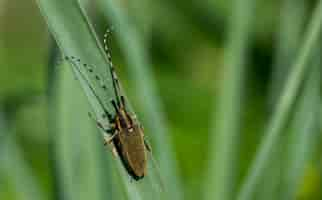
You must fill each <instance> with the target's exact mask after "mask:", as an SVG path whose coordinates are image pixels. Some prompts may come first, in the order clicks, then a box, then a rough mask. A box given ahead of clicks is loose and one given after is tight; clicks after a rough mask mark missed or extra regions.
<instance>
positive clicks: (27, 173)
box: [0, 110, 45, 200]
mask: <svg viewBox="0 0 322 200" xmlns="http://www.w3.org/2000/svg"><path fill="white" fill-rule="evenodd" d="M0 130H1V131H0V163H1V165H0V180H1V184H6V183H7V184H9V187H13V192H14V197H15V198H16V199H17V200H42V199H45V195H44V193H43V191H42V189H41V188H40V184H39V183H38V182H37V180H36V179H35V175H34V174H33V172H32V170H31V167H30V166H29V165H28V164H27V163H26V161H25V159H24V158H23V154H22V152H21V150H20V149H19V147H18V146H17V145H16V144H15V138H14V136H13V134H12V132H13V131H11V129H10V128H9V127H8V124H7V123H6V121H5V119H4V115H3V113H2V112H1V110H0ZM1 176H2V177H1ZM4 176H6V177H4ZM4 180H5V181H4ZM2 181H4V182H2Z"/></svg>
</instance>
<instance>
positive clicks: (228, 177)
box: [205, 0, 255, 200]
mask: <svg viewBox="0 0 322 200" xmlns="http://www.w3.org/2000/svg"><path fill="white" fill-rule="evenodd" d="M254 4H255V1H252V0H248V1H244V0H236V1H234V6H235V7H234V9H233V11H232V13H234V14H233V16H231V18H230V27H229V32H228V42H227V49H226V52H225V57H224V59H225V60H224V62H225V64H224V68H223V71H222V77H223V79H222V84H221V85H222V87H221V88H220V92H219V95H218V103H217V105H216V108H218V111H217V113H216V114H215V129H214V134H213V136H212V141H211V147H212V150H211V154H210V165H209V169H210V171H209V176H208V179H209V180H208V181H207V182H206V187H205V188H206V191H205V193H206V199H216V200H228V199H233V196H234V192H235V184H236V180H235V179H236V177H235V175H236V174H235V173H234V172H235V171H236V165H237V164H236V154H237V149H238V147H237V146H238V142H237V141H238V137H239V134H240V131H239V130H240V117H241V116H240V111H241V101H242V100H241V96H242V89H243V87H242V85H243V79H244V71H245V58H246V55H247V46H248V42H249V35H250V33H251V31H250V30H251V29H250V26H251V23H252V16H253V13H254V6H255V5H254Z"/></svg>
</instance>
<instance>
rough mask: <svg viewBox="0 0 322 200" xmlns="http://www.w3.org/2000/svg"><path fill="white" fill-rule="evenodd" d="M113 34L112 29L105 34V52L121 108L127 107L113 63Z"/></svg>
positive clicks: (117, 100)
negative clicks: (111, 46) (111, 44)
mask: <svg viewBox="0 0 322 200" xmlns="http://www.w3.org/2000/svg"><path fill="white" fill-rule="evenodd" d="M111 34H112V31H111V30H110V29H107V30H106V32H105V34H104V39H103V43H104V51H105V53H106V55H107V59H108V65H109V71H110V73H111V77H112V82H113V88H114V93H115V96H116V102H117V105H118V106H119V107H121V106H123V107H125V102H124V97H123V96H122V95H121V89H120V83H119V80H118V77H117V75H116V72H115V68H114V65H113V62H112V55H111V50H110V48H109V45H108V38H109V37H110V35H111Z"/></svg>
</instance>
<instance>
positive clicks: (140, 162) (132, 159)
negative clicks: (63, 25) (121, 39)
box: [65, 30, 151, 180]
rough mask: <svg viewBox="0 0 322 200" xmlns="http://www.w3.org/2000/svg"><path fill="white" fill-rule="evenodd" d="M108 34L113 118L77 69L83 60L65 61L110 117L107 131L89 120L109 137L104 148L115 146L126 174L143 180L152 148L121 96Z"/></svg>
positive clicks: (106, 138)
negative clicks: (113, 95) (82, 80)
mask: <svg viewBox="0 0 322 200" xmlns="http://www.w3.org/2000/svg"><path fill="white" fill-rule="evenodd" d="M109 33H110V31H109V30H107V32H106V33H105V34H104V50H105V52H106V55H107V60H108V66H109V71H110V75H111V78H112V84H113V89H114V93H115V99H113V100H111V101H110V102H111V104H112V106H113V108H114V109H115V115H114V116H112V114H110V112H108V111H107V109H106V108H105V106H104V104H103V101H102V100H101V98H100V97H99V96H98V95H97V93H96V92H95V90H94V88H93V87H92V85H91V84H90V82H89V80H88V79H87V78H86V76H85V74H83V72H81V70H80V69H79V68H78V64H80V59H76V58H75V57H73V56H71V57H65V59H66V60H70V61H72V62H73V64H74V65H75V69H76V70H77V72H78V73H79V75H80V76H81V77H82V78H83V79H84V81H85V82H86V84H87V86H88V87H89V89H90V90H91V92H92V94H93V95H94V96H95V97H96V99H97V101H98V102H99V104H100V106H101V107H102V109H103V110H104V118H106V117H107V118H108V120H109V124H110V127H109V128H108V129H106V128H105V127H104V126H103V124H102V123H101V122H99V121H98V120H97V119H95V118H94V117H92V115H90V117H92V118H93V119H94V120H95V122H96V124H97V126H98V127H99V128H100V129H102V130H103V132H104V133H106V134H107V135H111V136H109V137H104V140H105V141H104V145H107V144H110V143H112V144H113V145H114V147H115V150H116V153H117V155H118V156H119V158H120V160H121V163H122V165H123V166H124V168H125V169H126V171H127V173H128V174H129V175H130V176H131V177H132V178H133V179H134V180H140V179H142V178H143V177H144V176H146V174H147V151H149V152H151V147H150V145H149V144H148V143H147V141H146V140H145V138H144V131H143V127H142V125H141V124H140V122H139V121H138V119H137V118H136V117H135V115H132V114H130V113H129V111H128V110H127V108H126V102H125V98H124V96H123V95H121V90H120V84H119V81H118V78H117V75H116V73H115V69H114V65H113V63H112V58H111V53H110V50H109V48H108V45H107V37H108V34H109ZM83 66H84V67H87V70H88V71H89V72H93V69H91V68H88V65H87V64H83ZM95 79H96V80H100V79H101V78H100V77H99V76H98V75H95ZM102 88H103V89H104V90H106V89H107V87H106V86H105V85H102Z"/></svg>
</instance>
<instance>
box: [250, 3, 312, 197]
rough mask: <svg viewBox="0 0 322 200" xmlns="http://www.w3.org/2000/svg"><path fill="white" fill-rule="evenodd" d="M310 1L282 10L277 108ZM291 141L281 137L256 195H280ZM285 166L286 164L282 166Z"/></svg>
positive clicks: (273, 94) (274, 91) (272, 92)
mask: <svg viewBox="0 0 322 200" xmlns="http://www.w3.org/2000/svg"><path fill="white" fill-rule="evenodd" d="M306 14H307V2H306V1H301V0H299V1H297V0H296V1H294V0H285V1H284V2H283V3H282V8H281V10H280V24H279V27H278V30H277V39H276V40H277V44H276V45H275V46H276V51H275V57H274V63H273V74H272V77H271V81H270V88H269V99H268V101H269V106H270V107H274V105H275V104H276V101H277V99H278V97H279V96H280V93H281V89H282V86H283V85H284V84H285V81H286V78H287V77H286V76H285V74H287V73H288V72H289V69H290V67H291V66H290V65H291V64H292V62H293V58H294V56H296V53H297V52H296V49H298V46H299V42H298V41H301V40H302V38H303V35H302V32H303V29H304V22H305V19H306V17H307V15H306ZM287 143H288V136H285V137H282V138H281V140H280V142H279V143H278V144H277V145H276V147H275V148H274V151H273V154H274V155H272V156H271V159H270V161H269V164H268V165H267V166H266V167H265V174H264V176H263V178H262V181H261V183H260V184H258V191H257V195H258V196H256V198H258V199H261V200H271V199H277V198H279V196H278V195H280V193H281V192H282V191H283V189H281V185H282V177H283V174H285V173H287V171H288V167H287V166H285V164H286V163H285V162H283V160H284V159H283V158H284V156H285V154H284V153H285V146H286V145H287ZM283 165H284V167H283ZM284 171H285V172H284Z"/></svg>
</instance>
